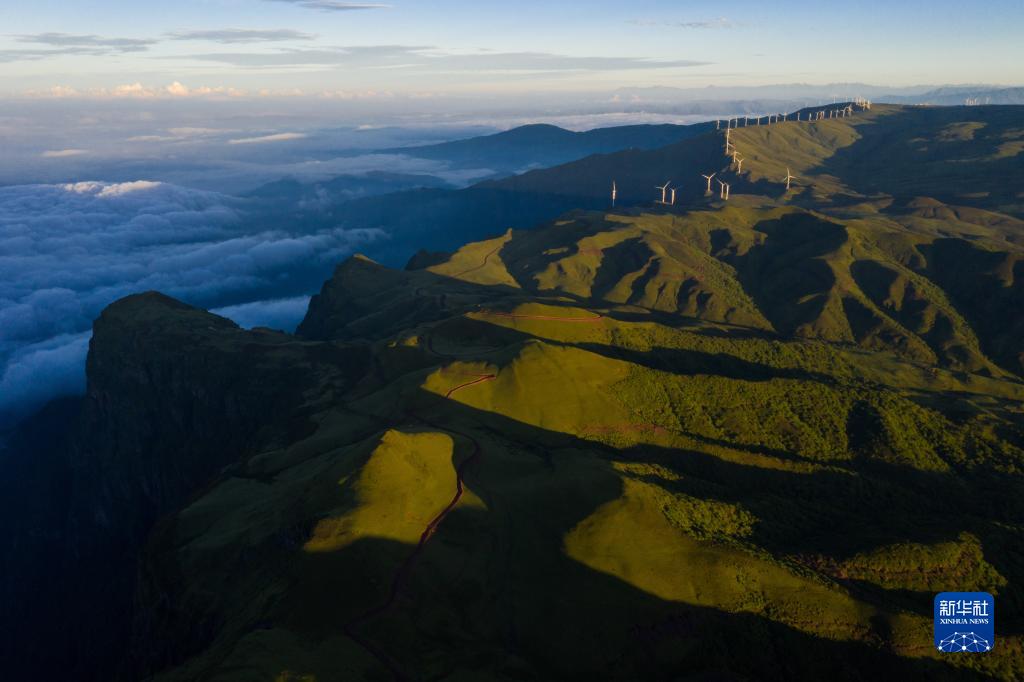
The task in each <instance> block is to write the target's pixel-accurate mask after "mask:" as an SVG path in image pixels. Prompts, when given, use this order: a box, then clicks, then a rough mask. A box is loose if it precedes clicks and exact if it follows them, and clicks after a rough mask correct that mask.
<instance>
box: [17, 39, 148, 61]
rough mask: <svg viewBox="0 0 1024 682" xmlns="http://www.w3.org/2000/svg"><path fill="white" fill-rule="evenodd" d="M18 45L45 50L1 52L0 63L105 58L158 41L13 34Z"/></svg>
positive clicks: (139, 50)
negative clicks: (37, 46) (63, 57)
mask: <svg viewBox="0 0 1024 682" xmlns="http://www.w3.org/2000/svg"><path fill="white" fill-rule="evenodd" d="M14 39H15V40H16V41H17V42H19V43H26V44H33V45H46V46H47V48H46V49H43V48H30V49H22V50H0V63H3V62H18V61H38V60H41V59H49V58H51V57H60V56H67V55H77V56H83V57H106V56H110V55H117V54H127V53H132V52H145V51H146V50H148V49H149V48H150V47H151V46H152V45H155V44H156V43H157V42H158V41H156V40H153V39H149V38H104V37H102V36H97V35H92V34H88V35H75V34H71V33H31V34H19V35H15V36H14Z"/></svg>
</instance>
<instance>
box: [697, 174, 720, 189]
mask: <svg viewBox="0 0 1024 682" xmlns="http://www.w3.org/2000/svg"><path fill="white" fill-rule="evenodd" d="M716 175H718V173H712V174H711V175H704V174H703V173H701V175H700V176H701V177H702V178H704V179H705V180H707V181H708V191H707V193H708V194H711V180H712V179H714V177H715V176H716Z"/></svg>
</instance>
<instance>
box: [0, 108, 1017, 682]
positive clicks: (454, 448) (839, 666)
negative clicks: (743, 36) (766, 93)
mask: <svg viewBox="0 0 1024 682" xmlns="http://www.w3.org/2000/svg"><path fill="white" fill-rule="evenodd" d="M801 113H802V116H801V118H802V119H806V115H807V113H808V112H807V111H805V112H801ZM1015 116H1017V117H1018V118H1017V119H1016V120H1020V119H1019V112H1018V111H1016V110H1013V109H1003V108H1000V107H969V108H964V107H960V108H956V109H933V108H901V107H883V106H879V105H876V106H875V107H873V108H872V109H870V110H865V111H857V112H855V114H854V115H853V116H851V117H848V118H846V119H830V120H824V121H817V122H813V123H809V122H807V121H806V120H801V121H800V122H796V121H789V122H785V123H778V124H772V125H771V126H767V125H761V126H757V125H754V124H751V125H750V126H748V127H740V128H738V129H734V130H732V132H731V133H730V140H731V141H732V143H733V144H735V145H736V147H737V149H738V150H739V151H740V153H741V154H742V156H743V158H744V159H745V163H744V166H743V172H742V173H740V172H738V170H736V169H734V168H732V167H730V163H729V159H727V158H726V157H725V156H724V153H723V150H722V143H723V137H724V134H725V133H724V131H716V132H710V131H709V132H708V133H707V134H705V135H702V136H698V137H696V138H694V139H692V140H688V141H684V142H680V143H676V144H673V145H669V146H667V147H663V148H661V149H658V150H649V151H644V150H632V151H624V152H618V153H616V154H611V155H600V156H595V157H592V158H590V159H586V160H582V161H577V162H574V163H572V164H569V165H567V166H564V167H560V168H554V169H548V170H541V171H535V172H532V173H528V174H525V175H523V176H519V177H516V178H511V179H508V180H502V181H498V182H493V183H488V184H486V185H482V186H479V187H476V188H473V189H472V190H467V191H465V192H464V193H459V192H452V193H445V194H438V193H437V192H436V190H429V191H427V190H425V191H424V192H423V193H419V192H418V193H410V194H401V195H396V196H398V197H400V198H401V200H402V201H404V202H405V208H406V210H413V208H414V207H416V206H419V207H421V208H422V206H423V204H416V203H415V201H416V200H415V199H414V197H420V196H430V197H433V199H432V200H433V201H435V202H437V201H441V200H440V199H439V197H441V196H444V197H467V196H469V197H476V199H474V200H473V201H480V203H479V204H469V203H465V201H466V200H464V199H461V198H459V199H456V200H453V201H452V203H451V204H449V205H448V206H446V207H445V208H444V210H445V211H454V210H456V207H457V206H458V205H460V204H459V202H464V203H462V204H461V205H464V206H465V205H471V206H475V208H474V210H476V211H477V213H475V214H474V215H475V216H477V217H478V218H479V219H480V220H481V221H484V222H485V224H484V225H482V226H478V227H477V228H476V229H477V230H480V231H482V230H484V229H492V228H493V227H494V224H493V223H486V220H485V218H486V217H487V216H488V215H489V214H488V212H487V208H486V207H487V203H488V202H485V201H483V200H482V199H481V198H483V197H490V198H492V199H494V201H492V202H490V203H491V206H492V208H493V207H495V206H504V207H506V210H508V211H509V214H508V215H511V214H512V208H511V207H514V206H517V205H518V206H521V207H523V209H524V213H522V214H520V215H524V214H525V210H526V209H527V208H528V209H529V210H533V211H535V213H534V214H533V215H540V214H541V213H543V211H541V210H539V209H538V208H537V206H538V205H540V206H546V207H547V209H549V210H552V211H553V210H555V209H556V208H557V206H558V205H561V204H560V203H559V202H563V204H570V203H576V204H577V206H579V205H585V204H587V203H590V204H595V203H597V202H601V201H604V199H603V193H604V192H605V191H606V189H607V187H606V183H605V180H606V179H607V175H606V173H609V172H614V173H615V177H616V179H617V180H618V182H619V184H620V187H621V192H622V193H621V194H620V199H623V201H622V205H620V206H619V207H618V208H616V209H615V210H609V209H608V208H607V207H606V206H598V207H595V208H597V209H599V210H584V209H580V208H577V210H573V211H568V212H563V213H562V214H561V215H559V216H557V217H555V218H553V219H550V220H546V221H545V220H543V219H539V220H540V221H541V224H540V225H535V226H533V229H512V230H500V229H499V230H494V233H495V235H496V236H492V237H490V238H487V239H483V240H480V239H469V240H466V241H468V242H469V243H464V244H463V245H461V246H458V247H456V248H453V249H450V250H449V252H448V253H442V252H439V251H437V250H436V249H434V248H432V249H431V250H430V251H425V252H423V253H420V254H418V255H417V256H416V257H415V258H413V259H412V261H411V262H410V263H409V266H408V267H407V268H406V269H395V268H391V267H387V266H386V265H383V264H381V263H379V262H377V261H375V260H373V259H371V258H368V257H366V256H356V257H352V258H349V259H348V260H346V261H345V262H343V263H341V264H340V265H339V266H338V267H337V269H336V271H335V272H334V274H333V276H332V277H331V278H330V279H329V280H328V281H327V282H325V283H324V285H323V287H322V289H321V290H320V292H319V293H318V294H317V295H316V296H314V298H313V299H312V301H311V302H310V306H309V310H308V312H307V314H306V317H305V319H304V320H303V322H302V324H301V325H300V326H299V328H298V330H297V332H296V334H294V335H288V334H283V333H280V332H272V331H269V330H259V329H257V330H251V331H246V330H242V329H239V328H238V327H237V326H236V325H234V324H233V323H231V322H229V321H227V320H224V319H222V318H219V317H217V316H216V315H213V314H211V313H208V312H205V311H202V310H198V309H195V308H191V307H189V306H186V305H184V304H182V303H180V302H178V301H175V300H173V299H170V298H168V297H166V296H163V295H160V294H157V293H148V294H142V295H136V296H132V297H128V298H126V299H122V300H121V301H118V302H117V303H115V304H113V305H112V306H110V307H109V308H108V309H107V310H106V311H104V313H103V315H102V316H101V317H100V318H99V319H98V320H97V321H96V323H95V328H94V337H93V341H92V344H91V346H90V354H89V361H88V368H87V371H88V392H87V395H86V396H85V398H84V399H83V400H82V401H81V402H79V403H75V404H68V405H64V406H54V407H53V408H51V410H50V411H49V412H48V413H47V414H44V415H41V416H40V417H39V418H38V420H37V421H35V422H33V423H32V424H31V425H30V426H31V429H30V430H31V433H30V432H29V431H24V432H21V433H19V434H15V435H14V436H13V437H12V439H11V440H10V441H9V443H8V446H7V452H5V453H3V454H2V457H3V458H4V459H5V461H8V462H17V463H19V464H20V465H21V466H22V467H23V468H24V469H25V470H26V471H28V472H29V473H28V474H26V475H25V476H24V477H22V478H20V479H19V480H18V481H12V480H8V479H5V480H4V482H3V486H4V487H3V490H2V492H3V494H2V495H0V504H2V505H5V506H4V508H3V510H2V513H0V518H2V519H4V521H3V523H4V524H5V525H4V526H3V528H2V529H0V530H2V533H0V537H2V538H3V543H4V547H3V551H2V552H0V557H3V561H4V564H3V565H2V567H3V569H4V570H3V575H4V576H5V577H4V579H3V580H0V583H2V584H0V587H2V588H3V590H4V592H3V595H4V597H5V609H4V610H3V612H0V624H2V625H0V629H2V630H3V631H4V632H8V633H11V634H10V635H8V636H6V637H4V638H2V639H0V644H2V645H3V646H4V647H6V648H5V649H4V650H3V651H0V654H2V656H0V658H3V660H5V661H11V662H10V663H5V672H6V673H7V674H8V675H11V676H12V677H14V678H27V677H29V676H32V675H34V676H35V677H37V678H38V677H42V678H44V679H46V678H54V677H61V676H63V677H65V678H73V679H83V680H88V679H103V680H111V679H133V680H134V679H153V680H158V681H160V682H172V681H177V680H217V681H227V680H259V679H270V680H310V679H313V680H342V679H344V680H349V679H351V680H364V679H365V680H376V679H391V678H394V679H443V680H458V679H467V680H477V679H490V680H521V679H608V680H613V679H614V680H634V679H688V678H689V679H728V680H733V679H736V680H742V679H768V680H819V679H823V678H824V679H829V678H835V679H848V680H861V679H929V680H993V679H999V680H1013V679H1019V678H1020V677H1021V676H1022V675H1024V638H1022V636H1021V632H1022V627H1024V620H1022V618H1021V614H1022V613H1024V588H1022V585H1024V582H1022V581H1024V550H1022V548H1024V543H1022V542H1021V538H1022V534H1024V504H1022V500H1024V496H1022V495H1021V494H1020V491H1021V489H1022V476H1024V357H1022V355H1021V349H1022V348H1024V312H1022V311H1024V285H1022V282H1024V265H1022V263H1024V222H1022V216H1021V215H1020V210H1019V209H1020V201H1019V199H1020V197H1019V195H1018V194H1016V193H1015V192H1016V191H1017V190H1016V186H1015V185H1013V183H1012V182H1007V181H1006V178H1015V177H1020V176H1021V175H1020V173H1021V167H1020V165H1019V163H1020V161H1018V159H1019V157H1020V154H1019V152H1020V151H1021V149H1020V147H1019V138H1020V136H1021V135H1022V134H1024V133H1022V132H1021V131H1020V129H1019V126H1015V124H1014V120H1015V119H1014V117H1015ZM716 164H717V165H716ZM787 166H788V167H789V168H790V170H791V171H792V172H793V173H794V174H795V175H797V176H798V180H797V183H796V184H795V185H794V186H793V187H792V188H791V189H790V190H788V191H787V190H786V188H785V185H784V183H782V182H781V181H780V178H781V175H780V170H781V171H782V172H783V174H784V172H785V168H786V167H787ZM670 170H671V171H673V173H680V172H681V174H682V175H684V176H685V175H687V174H689V175H693V174H697V175H698V176H699V174H700V173H701V172H708V171H710V170H717V171H718V172H719V173H721V174H722V177H723V178H724V179H725V180H726V181H727V182H730V183H732V185H733V190H732V194H731V197H730V198H729V200H728V201H725V200H724V199H721V198H719V197H718V196H717V195H716V196H712V197H705V196H703V195H704V188H705V186H706V185H705V183H703V181H700V182H697V183H694V182H692V181H690V182H686V184H685V185H683V186H681V187H680V190H679V193H678V197H677V198H678V202H677V205H676V206H666V205H657V206H652V205H651V204H650V201H649V200H650V198H651V194H652V190H651V189H648V187H652V183H653V182H654V180H653V179H654V178H658V177H665V176H664V174H665V172H666V171H670ZM665 179H668V178H667V177H665ZM662 182H664V180H662ZM498 198H500V199H498ZM513 198H516V200H517V201H518V202H519V204H516V203H514V202H513V201H512V199H513ZM391 201H397V199H396V197H395V196H393V197H391ZM503 202H507V203H503ZM544 202H547V203H544ZM354 203H355V202H354ZM605 203H607V202H605ZM438 215H439V213H438ZM417 217H418V218H419V219H421V220H425V221H426V222H425V225H426V226H421V227H419V228H417V229H418V231H414V230H413V228H411V227H410V228H408V231H406V232H401V231H399V232H397V233H396V234H399V235H405V236H404V237H402V238H405V239H406V247H407V248H412V247H414V246H415V245H416V241H417V240H416V239H412V238H409V236H410V235H412V236H422V237H423V238H424V241H430V242H431V243H434V244H436V243H441V242H447V240H452V239H455V238H457V237H458V236H459V235H460V234H468V233H469V232H470V229H469V227H468V225H467V226H463V225H461V224H460V225H456V226H454V227H452V228H451V230H450V232H449V233H447V234H445V235H443V238H442V237H440V236H438V235H434V234H432V233H431V232H430V231H429V227H430V222H429V220H427V219H426V218H425V214H424V213H419V214H418V215H417V214H414V215H413V216H412V217H410V218H409V221H410V223H409V224H410V225H411V224H412V221H414V220H415V219H416V218H417ZM468 220H469V219H467V222H468ZM403 229H405V228H403ZM438 229H440V228H438ZM460 230H461V231H462V232H460ZM61 424H69V425H70V428H69V430H68V431H67V433H66V435H65V436H64V437H60V432H61V428H60V426H59V425H61ZM42 436H46V438H47V439H48V447H47V448H46V449H45V450H38V451H37V452H38V453H43V454H42V456H37V457H32V458H28V457H25V454H24V452H23V451H21V450H24V448H25V447H26V446H25V445H24V444H25V443H29V442H39V438H41V437H42ZM945 590H957V591H960V590H984V591H988V592H991V593H993V594H994V595H995V596H996V600H997V604H998V608H999V621H998V628H999V632H998V642H997V644H996V646H995V648H994V649H993V651H992V652H990V653H989V654H986V655H979V656H970V657H966V656H965V657H958V656H950V655H944V654H940V653H938V652H936V651H935V648H934V646H933V643H932V640H931V630H932V622H931V616H932V603H933V602H932V600H933V598H934V595H935V593H936V592H940V591H945Z"/></svg>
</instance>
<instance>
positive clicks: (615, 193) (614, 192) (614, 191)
mask: <svg viewBox="0 0 1024 682" xmlns="http://www.w3.org/2000/svg"><path fill="white" fill-rule="evenodd" d="M618 197H619V188H618V187H616V186H615V181H614V180H612V208H615V200H616V199H617V198H618Z"/></svg>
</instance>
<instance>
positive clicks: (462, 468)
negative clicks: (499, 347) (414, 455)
mask: <svg viewBox="0 0 1024 682" xmlns="http://www.w3.org/2000/svg"><path fill="white" fill-rule="evenodd" d="M470 376H475V377H476V378H475V379H473V380H472V381H467V382H466V383H464V384H459V385H458V386H455V387H453V388H451V389H449V390H448V392H447V393H445V396H444V397H445V398H451V397H452V395H454V394H455V393H456V392H457V391H461V390H462V389H464V388H469V387H470V386H475V385H477V384H482V383H484V382H485V381H491V380H493V379H495V378H497V375H495V374H479V375H470ZM410 416H412V417H414V418H415V419H417V420H418V421H421V422H423V423H425V424H428V425H429V426H432V427H433V428H436V429H438V430H441V431H447V432H448V433H451V434H455V435H456V436H461V437H462V438H465V439H466V440H468V441H469V442H470V443H472V445H473V451H472V452H471V453H470V455H469V457H467V458H466V459H464V460H463V461H462V463H461V464H459V466H458V467H456V469H455V494H454V495H453V496H452V499H451V501H450V502H449V503H448V505H447V506H446V507H445V508H444V509H442V510H441V511H440V513H438V514H437V516H435V517H434V518H433V519H431V520H430V523H428V524H427V525H426V527H425V528H424V529H423V532H422V533H420V539H419V542H418V543H417V544H416V547H415V548H414V549H413V550H412V552H411V553H410V554H409V555H408V556H407V557H406V558H405V560H404V561H402V563H401V564H400V565H399V567H398V570H397V571H396V572H395V575H394V577H393V578H392V579H391V588H390V590H389V592H388V598H387V599H386V600H385V601H384V603H383V604H381V605H380V606H376V607H374V608H372V609H370V610H369V611H367V612H366V613H364V614H362V615H361V616H358V617H357V618H355V619H353V620H351V621H349V622H348V623H347V624H346V625H345V627H344V628H343V631H344V632H345V634H346V635H348V636H349V637H350V638H351V639H352V640H353V641H354V642H356V643H357V644H359V645H360V646H361V647H363V648H364V649H366V650H367V651H368V652H369V653H370V654H371V655H373V657H374V658H376V659H377V660H378V661H380V662H381V663H383V664H384V665H385V666H386V667H387V668H388V669H389V670H390V671H391V673H392V674H393V675H394V677H395V679H396V680H406V679H408V676H407V675H406V674H405V673H404V672H403V671H402V668H401V666H400V665H399V664H398V662H397V661H395V660H394V659H393V658H392V657H391V656H389V655H388V654H387V653H386V652H384V651H383V650H381V649H380V648H379V647H378V646H376V645H375V644H373V643H372V642H370V641H369V640H367V639H365V638H363V637H362V636H361V635H359V633H357V632H356V627H357V626H359V625H361V624H363V623H366V622H368V621H370V620H373V619H374V618H377V617H378V616H382V615H384V614H385V613H387V612H388V611H390V610H391V609H392V608H393V607H394V605H395V604H396V602H397V601H398V597H399V596H400V595H401V593H402V590H403V589H404V588H405V586H406V583H407V582H408V579H409V576H410V574H411V573H412V569H413V568H414V567H415V565H416V561H417V560H418V559H419V557H420V555H421V554H422V553H423V550H424V548H425V547H426V545H427V542H428V541H429V540H430V538H431V537H432V536H433V535H434V533H436V532H437V529H438V527H440V525H441V523H442V522H443V521H444V520H445V518H446V517H447V516H448V514H450V513H451V511H452V510H453V509H455V507H456V505H458V503H459V500H461V499H462V496H463V494H464V493H465V492H466V483H465V476H466V471H467V470H468V469H469V467H470V466H472V465H473V464H474V463H475V462H476V461H478V460H479V459H480V456H481V453H482V449H481V447H480V443H479V441H477V440H476V438H474V437H473V436H471V435H470V434H468V433H464V432H461V431H456V430H454V429H449V428H445V427H441V426H438V425H436V424H433V423H431V422H430V421H429V420H427V419H424V418H422V417H419V416H417V415H415V414H412V413H410Z"/></svg>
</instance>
